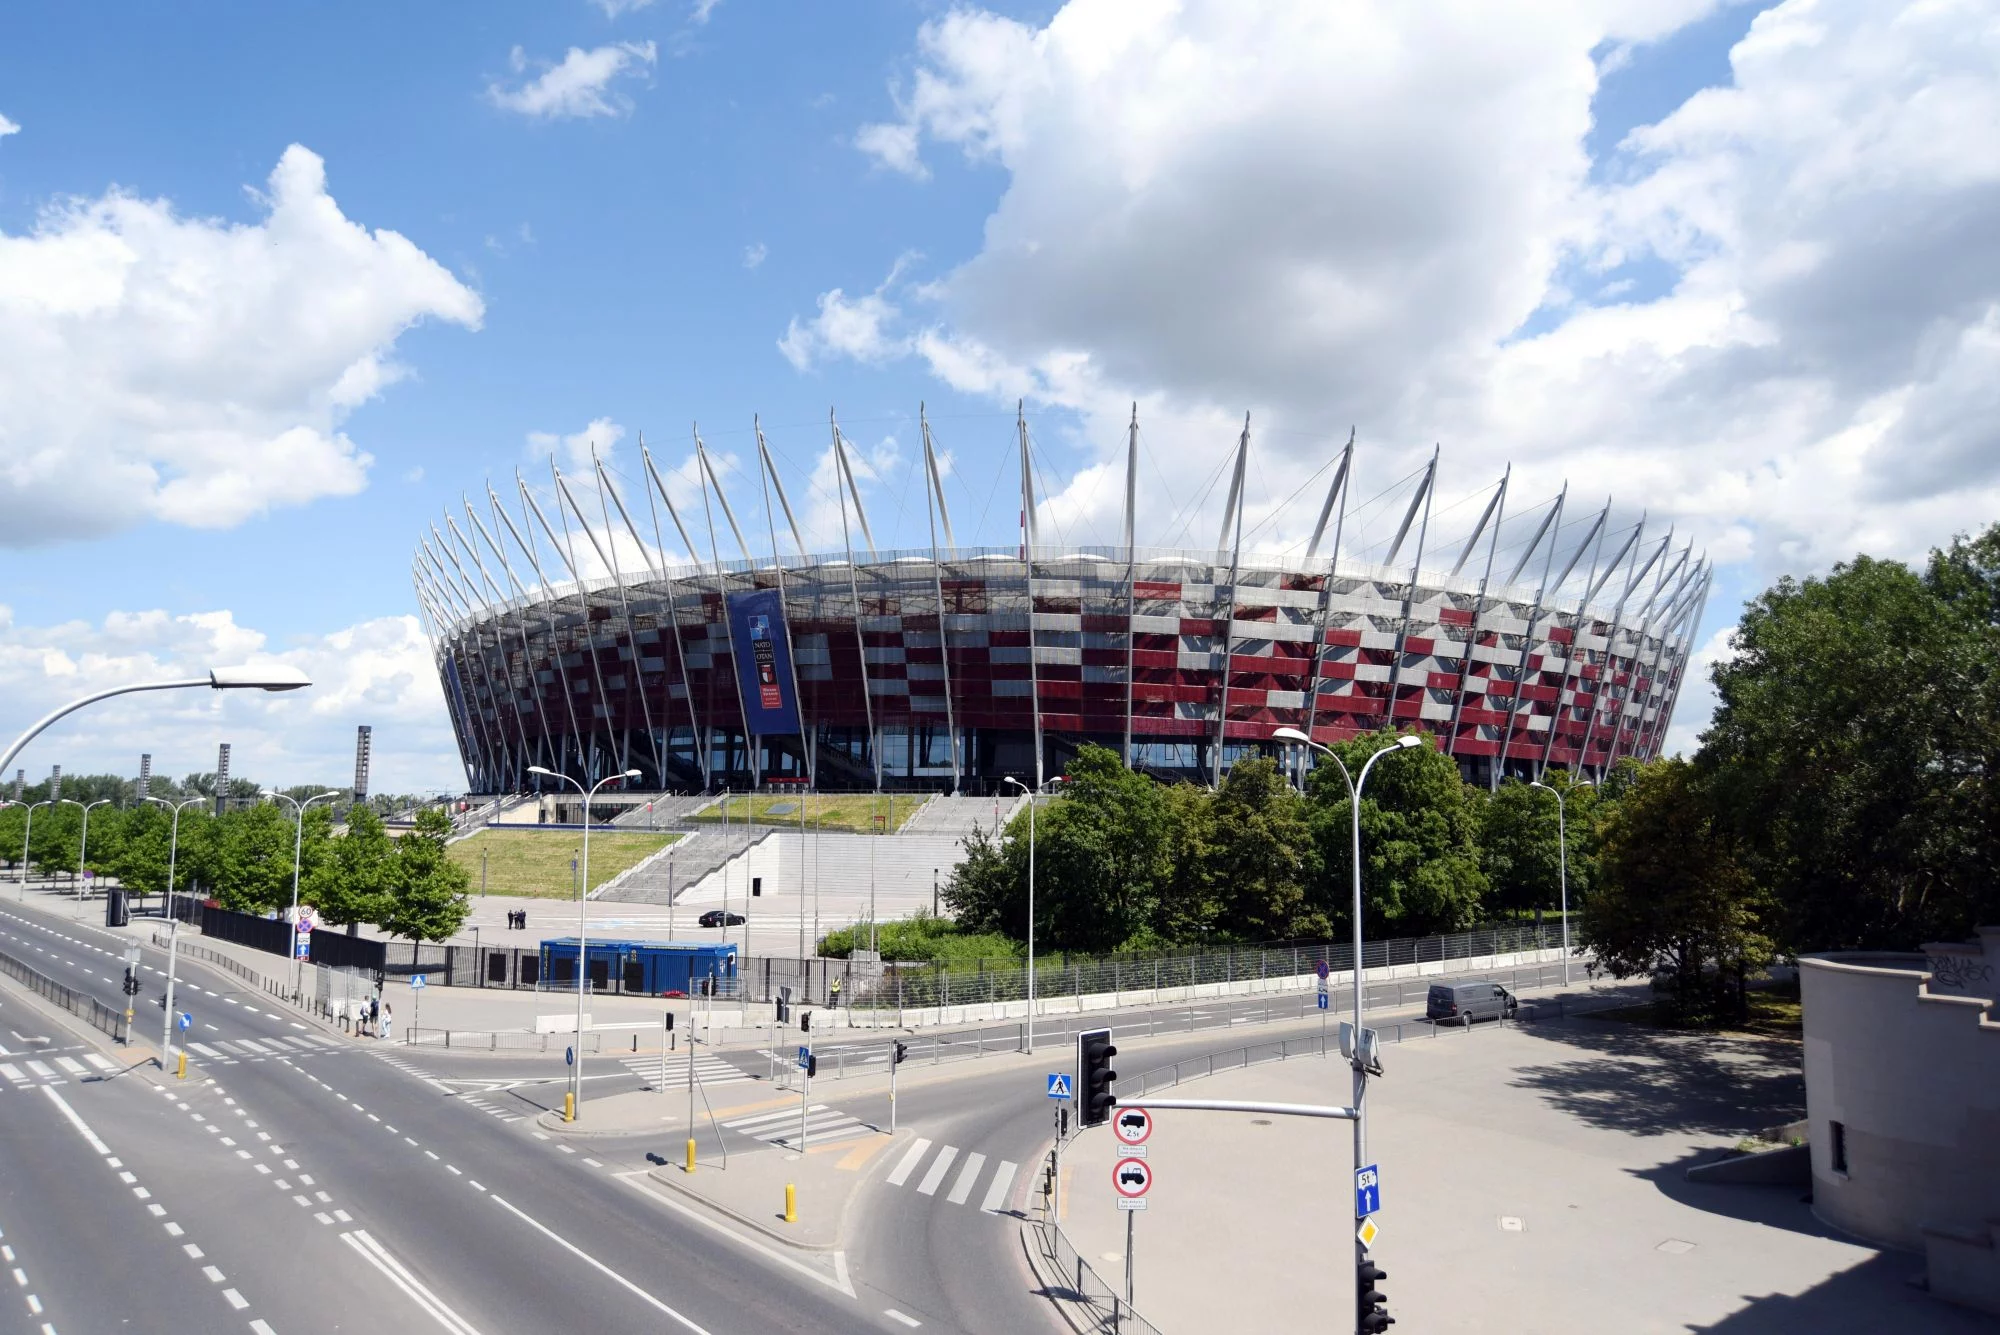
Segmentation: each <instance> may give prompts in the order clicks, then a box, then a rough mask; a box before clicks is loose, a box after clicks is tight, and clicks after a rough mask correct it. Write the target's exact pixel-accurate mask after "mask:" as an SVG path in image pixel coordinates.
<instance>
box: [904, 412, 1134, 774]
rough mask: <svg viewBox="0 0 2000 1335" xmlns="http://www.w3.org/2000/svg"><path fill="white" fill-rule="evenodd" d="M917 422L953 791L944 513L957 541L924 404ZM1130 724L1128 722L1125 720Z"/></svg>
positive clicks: (954, 720) (954, 738) (958, 769)
mask: <svg viewBox="0 0 2000 1335" xmlns="http://www.w3.org/2000/svg"><path fill="white" fill-rule="evenodd" d="M917 426H918V428H919V430H920V431H921V432H922V433H923V438H924V478H925V481H926V484H927V485H926V488H925V491H924V512H925V514H926V515H927V517H928V518H929V519H930V527H931V584H932V586H933V588H934V589H935V590H936V592H937V626H938V666H939V668H940V670H941V671H942V672H943V675H944V731H945V737H946V739H947V740H948V741H949V742H950V743H951V790H952V792H954V793H956V792H957V791H958V790H959V789H960V788H961V787H963V786H964V779H965V772H964V767H963V766H962V765H961V764H960V763H959V759H958V713H957V711H956V710H955V709H954V708H953V707H952V701H951V642H950V640H949V639H948V638H947V635H946V631H945V606H944V562H943V560H942V559H941V558H940V557H939V555H938V540H937V531H938V517H939V516H940V515H942V516H943V517H944V536H945V541H946V542H948V543H950V544H951V547H952V550H953V551H954V552H956V551H957V550H958V543H957V542H956V541H955V540H954V539H953V538H952V535H951V512H950V511H949V510H946V509H945V506H944V480H943V479H942V478H941V477H939V476H938V465H937V451H936V450H935V449H934V448H932V446H931V424H930V419H929V418H928V417H926V416H925V415H924V405H923V404H921V403H919V404H918V405H917ZM1127 727H1128V728H1129V727H1130V725H1129V724H1127Z"/></svg>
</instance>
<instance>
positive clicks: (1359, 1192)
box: [1354, 1164, 1382, 1219]
mask: <svg viewBox="0 0 2000 1335" xmlns="http://www.w3.org/2000/svg"><path fill="white" fill-rule="evenodd" d="M1381 1208H1382V1172H1381V1169H1380V1168H1379V1167H1378V1166H1376V1165H1375V1164H1369V1165H1368V1166H1367V1167H1366V1168H1357V1169H1355V1171H1354V1217H1355V1218H1356V1219H1366V1218H1367V1217H1368V1216H1369V1215H1371V1214H1374V1213H1375V1212H1376V1211H1377V1210H1379V1209H1381Z"/></svg>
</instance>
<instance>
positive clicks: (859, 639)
mask: <svg viewBox="0 0 2000 1335" xmlns="http://www.w3.org/2000/svg"><path fill="white" fill-rule="evenodd" d="M826 416H827V422H828V424H829V425H830V426H831V427H832V430H833V464H834V467H835V469H837V470H838V472H839V476H837V477H835V478H834V480H833V489H834V491H835V492H837V493H839V496H840V543H841V546H842V548H843V549H845V551H846V552H847V594H848V597H849V598H851V599H852V600H853V605H854V652H855V653H856V654H857V655H858V656H859V657H860V659H861V707H862V717H863V718H865V719H866V720H867V723H868V759H869V761H870V762H871V763H872V764H873V766H874V770H875V791H876V792H878V793H879V792H881V791H882V743H881V739H880V738H878V737H876V735H875V693H874V690H873V689H872V687H871V684H870V682H869V679H868V637H867V636H865V635H863V634H862V633H861V578H860V576H859V574H858V573H857V572H856V571H855V568H854V537H853V535H852V534H851V533H850V532H849V531H848V528H847V498H848V497H849V496H852V497H853V498H854V517H855V519H856V521H857V522H859V523H860V525H861V536H862V537H863V538H865V539H867V541H868V554H869V555H870V556H873V555H874V554H875V535H874V534H872V533H870V532H869V531H868V515H867V513H866V512H864V511H863V510H862V508H861V489H860V488H859V487H857V486H855V485H854V473H853V471H852V470H851V469H849V468H848V466H847V444H846V442H845V441H843V440H842V439H841V435H840V423H839V422H838V421H835V420H834V416H833V413H832V411H831V410H828V412H827V415H826ZM843 482H845V483H846V484H847V486H846V490H844V491H843V490H842V489H841V484H842V483H843Z"/></svg>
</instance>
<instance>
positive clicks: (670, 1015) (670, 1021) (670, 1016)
mask: <svg viewBox="0 0 2000 1335" xmlns="http://www.w3.org/2000/svg"><path fill="white" fill-rule="evenodd" d="M666 1028H667V1032H668V1033H672V1032H673V1029H674V1013H673V1012H672V1011H668V1012H667V1024H666Z"/></svg>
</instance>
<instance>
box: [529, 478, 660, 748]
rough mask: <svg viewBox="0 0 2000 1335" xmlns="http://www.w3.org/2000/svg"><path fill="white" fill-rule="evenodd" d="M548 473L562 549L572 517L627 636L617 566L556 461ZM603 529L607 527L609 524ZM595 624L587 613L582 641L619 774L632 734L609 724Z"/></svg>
mask: <svg viewBox="0 0 2000 1335" xmlns="http://www.w3.org/2000/svg"><path fill="white" fill-rule="evenodd" d="M591 462H592V463H593V464H594V463H596V462H597V453H596V449H595V447H593V448H592V450H591ZM549 471H550V472H551V473H554V474H555V479H556V492H557V493H558V495H559V496H560V498H561V502H563V503H567V505H568V509H567V510H565V509H564V506H563V504H562V503H558V504H557V506H556V515H557V517H558V518H560V519H562V521H563V542H564V545H565V546H567V547H568V548H569V549H570V551H571V552H572V553H574V552H575V549H576V548H575V543H574V542H572V541H571V540H570V536H569V518H568V516H569V515H571V514H574V515H575V516H576V523H577V527H578V528H581V529H582V530H583V537H584V541H586V542H588V543H589V544H590V549H591V550H592V551H594V552H596V553H597V563H598V565H600V566H602V567H603V568H604V569H606V570H608V571H610V572H611V584H612V587H613V588H615V589H617V590H618V610H619V612H620V613H621V614H622V615H623V616H624V618H625V632H626V634H627V635H630V634H631V631H632V616H631V608H630V607H629V606H628V605H627V604H626V602H625V581H624V580H623V579H621V578H620V577H619V574H618V562H617V561H616V559H615V558H614V557H613V555H612V554H611V553H609V552H606V551H605V550H604V544H603V543H600V542H599V541H598V540H597V533H596V531H595V530H594V529H592V528H591V527H590V516H589V515H587V514H585V513H584V512H583V507H582V506H581V505H579V504H577V500H576V493H575V492H573V491H571V490H570V489H569V479H567V478H565V477H564V476H563V475H562V474H561V473H557V472H556V469H555V461H554V460H553V459H551V460H550V461H549ZM600 499H601V497H600ZM606 527H607V528H608V527H609V521H608V520H607V523H606ZM610 536H611V535H610V534H609V532H607V533H606V534H605V537H606V538H607V539H609V537H610ZM577 587H578V588H579V589H580V590H581V589H582V588H583V575H582V572H581V571H579V572H578V573H577ZM589 598H590V594H589V592H588V591H584V593H583V600H584V604H585V606H586V608H587V607H588V606H589ZM604 610H605V611H606V612H607V613H609V612H610V610H611V609H610V608H608V607H607V608H605V609H604ZM595 624H596V623H595V622H594V621H593V620H592V619H591V617H590V614H589V612H588V611H586V612H585V613H584V636H585V641H586V642H587V643H588V644H589V645H590V670H591V672H592V673H593V674H594V675H595V677H596V680H597V699H598V704H597V708H598V709H602V710H603V711H604V741H605V744H606V747H607V748H608V749H609V750H610V752H611V755H612V763H613V764H615V765H617V766H618V771H619V773H621V774H622V773H624V772H625V771H627V770H629V769H631V768H632V731H631V729H629V728H621V727H618V726H616V725H615V723H614V722H613V720H612V717H611V693H610V691H609V690H608V689H606V687H605V685H604V665H603V663H602V662H601V661H600V660H599V657H598V656H599V654H600V653H602V651H603V646H602V645H600V644H599V643H598V642H597V632H596V631H594V630H592V629H591V627H592V626H593V625H595ZM617 648H618V637H617V634H616V633H615V632H614V633H613V635H612V637H611V649H612V650H613V652H616V651H617ZM620 661H623V660H620ZM633 670H634V672H636V671H637V670H638V665H637V664H634V665H633ZM591 712H592V713H593V714H595V713H596V712H597V710H596V709H593V710H592V711H591Z"/></svg>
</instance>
